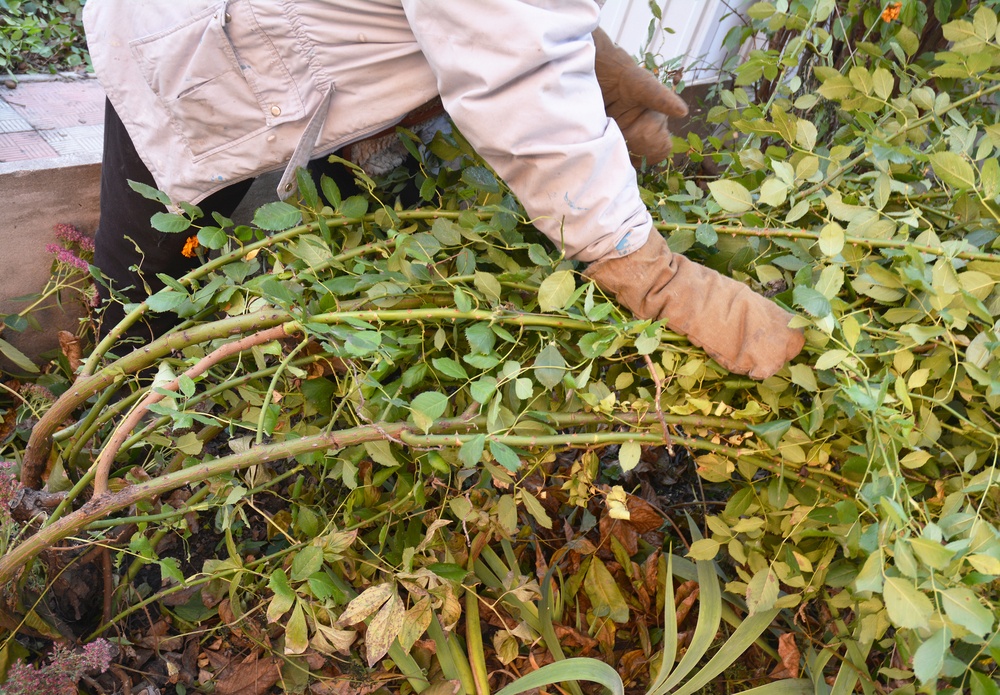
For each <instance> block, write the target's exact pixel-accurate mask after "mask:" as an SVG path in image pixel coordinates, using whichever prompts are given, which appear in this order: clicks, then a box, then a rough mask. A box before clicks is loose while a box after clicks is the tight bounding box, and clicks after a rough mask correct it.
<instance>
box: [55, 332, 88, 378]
mask: <svg viewBox="0 0 1000 695" xmlns="http://www.w3.org/2000/svg"><path fill="white" fill-rule="evenodd" d="M57 335H58V336H59V349H61V350H62V353H63V354H64V355H65V356H66V359H67V360H68V361H69V368H70V371H72V372H74V373H75V372H76V370H77V369H79V367H80V365H81V364H83V348H82V347H81V346H80V339H79V338H78V337H76V336H75V335H73V334H72V333H70V332H69V331H59V333H58V334H57Z"/></svg>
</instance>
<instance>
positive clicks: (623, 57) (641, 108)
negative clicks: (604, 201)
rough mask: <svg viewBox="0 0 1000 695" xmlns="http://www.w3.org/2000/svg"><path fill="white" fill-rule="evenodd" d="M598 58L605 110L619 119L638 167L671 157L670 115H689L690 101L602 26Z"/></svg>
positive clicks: (598, 34) (597, 43) (597, 39)
mask: <svg viewBox="0 0 1000 695" xmlns="http://www.w3.org/2000/svg"><path fill="white" fill-rule="evenodd" d="M594 45H595V46H596V48H597V59H596V61H595V64H594V68H595V69H596V71H597V81H598V83H599V84H600V85H601V93H602V94H604V109H605V111H607V113H608V116H610V117H611V118H613V119H615V123H617V124H618V128H619V129H620V130H621V131H622V134H623V135H624V136H625V143H626V144H627V145H628V151H629V153H630V154H631V156H632V163H633V164H634V165H635V166H636V167H638V166H639V164H641V162H642V160H643V159H644V158H645V160H646V163H647V164H650V165H654V164H659V163H660V162H662V161H663V160H664V159H666V158H667V157H669V156H670V149H671V143H670V131H669V130H667V116H677V117H683V116H687V112H688V109H687V104H685V103H684V100H683V99H681V98H680V97H679V96H677V93H676V92H674V91H673V90H672V89H670V88H668V87H666V86H665V85H664V84H662V83H661V82H660V81H659V80H658V79H656V77H655V76H654V75H653V74H652V73H651V72H649V71H648V70H646V69H645V68H643V67H641V66H639V65H636V62H635V60H633V59H632V56H630V55H629V54H628V53H627V52H626V51H625V50H624V49H621V48H619V47H618V46H616V45H615V43H614V42H613V41H612V40H611V38H610V37H609V36H608V35H607V34H605V33H604V31H602V30H601V29H598V30H597V31H595V32H594Z"/></svg>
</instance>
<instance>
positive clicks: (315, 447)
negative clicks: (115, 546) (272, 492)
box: [0, 418, 470, 585]
mask: <svg viewBox="0 0 1000 695" xmlns="http://www.w3.org/2000/svg"><path fill="white" fill-rule="evenodd" d="M411 427H413V425H411V424H408V423H381V424H377V425H365V426H362V427H353V428H351V429H348V430H340V431H337V432H329V433H324V434H317V435H312V436H310V437H302V438H300V439H294V440H291V441H287V442H281V443H278V444H268V445H265V446H260V447H255V448H253V449H251V450H249V451H246V452H243V453H240V454H233V455H231V456H225V457H223V458H219V459H214V460H211V461H204V462H201V463H196V464H194V465H193V466H189V467H187V468H184V469H181V470H179V471H174V472H172V473H166V474H164V475H161V476H159V477H157V478H154V479H152V480H148V481H146V482H143V483H139V484H137V485H130V486H128V487H125V488H124V489H122V490H120V491H118V492H111V491H106V492H104V493H102V494H100V495H94V496H93V497H91V498H90V500H89V501H87V502H86V503H85V504H84V505H83V506H82V507H80V508H79V509H78V510H76V511H75V512H72V513H71V514H68V515H66V516H64V517H62V518H61V519H59V520H57V521H55V522H53V523H52V524H50V525H49V526H47V527H45V528H43V529H42V530H40V531H39V532H38V533H36V534H35V535H33V536H31V537H30V538H29V539H27V540H26V541H25V542H24V543H22V544H21V545H18V546H16V547H14V548H13V549H12V550H10V551H9V552H8V553H7V554H6V555H4V556H3V557H2V558H0V585H3V584H5V583H7V582H8V581H10V580H11V578H12V577H13V576H14V575H15V574H16V573H17V571H18V570H19V568H21V567H22V566H24V565H25V564H26V563H27V562H28V561H30V560H31V559H32V558H33V557H35V556H36V555H37V554H38V553H39V552H40V551H41V550H43V549H45V548H48V547H52V546H53V545H55V544H56V543H58V542H59V541H61V540H63V539H64V538H66V537H68V536H70V535H73V534H74V533H77V532H78V531H79V530H80V529H81V528H83V527H85V526H87V525H88V524H90V523H92V522H94V521H97V520H99V519H103V518H104V517H106V516H107V515H108V514H111V513H113V512H116V511H119V510H121V509H125V508H127V507H129V506H131V505H133V504H136V503H137V502H140V501H142V500H146V499H151V498H154V497H159V496H160V495H163V494H164V493H166V492H169V491H171V490H175V489H176V488H179V487H183V486H185V485H190V484H192V483H199V482H203V481H205V480H208V479H209V478H213V477H215V476H218V475H223V474H226V473H232V472H233V471H237V470H242V469H244V468H248V467H250V466H254V465H258V464H262V463H268V462H270V461H276V460H279V459H286V458H294V457H296V456H298V455H300V454H304V453H307V452H310V451H323V450H326V449H342V448H344V447H348V446H354V445H356V444H362V443H364V442H371V441H376V440H380V439H384V438H386V435H388V436H390V437H395V438H397V439H398V438H399V437H400V435H401V434H402V433H403V432H405V431H407V430H409V429H410V428H411ZM468 427H470V425H469V423H468V421H466V420H463V419H462V418H453V419H448V420H440V421H438V422H437V423H435V426H434V428H433V429H434V430H435V431H437V432H442V431H450V430H455V429H462V428H468Z"/></svg>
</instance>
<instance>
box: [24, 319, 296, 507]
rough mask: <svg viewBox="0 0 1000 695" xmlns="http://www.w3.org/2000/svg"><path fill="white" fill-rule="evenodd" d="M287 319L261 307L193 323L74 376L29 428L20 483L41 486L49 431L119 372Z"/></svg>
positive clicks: (130, 372) (51, 431) (32, 486)
mask: <svg viewBox="0 0 1000 695" xmlns="http://www.w3.org/2000/svg"><path fill="white" fill-rule="evenodd" d="M290 318H291V316H289V314H288V313H287V312H285V311H282V310H280V309H265V310H263V311H258V312H254V313H252V314H246V315H243V316H234V317H229V318H225V319H221V320H219V321H215V322H213V323H210V324H204V325H201V326H194V327H192V328H189V329H187V330H184V331H178V332H175V333H168V334H167V335H165V336H163V337H162V338H158V339H157V340H154V341H153V342H151V343H149V344H148V345H145V346H143V347H142V348H139V349H138V350H136V351H135V352H133V353H131V354H129V355H126V356H125V357H122V358H121V359H119V360H116V361H115V362H113V363H111V364H110V365H108V366H107V367H105V368H104V369H102V370H101V371H100V372H97V373H96V374H94V375H93V376H90V377H87V378H80V379H78V380H77V381H76V382H75V383H74V384H73V386H71V387H70V388H69V390H67V391H66V393H64V394H63V395H62V396H60V398H59V400H57V401H56V402H55V403H54V404H53V405H52V407H51V408H49V410H48V412H46V413H45V415H44V416H43V417H42V418H41V419H40V420H39V421H38V424H37V425H36V426H35V427H34V429H33V430H32V432H31V438H30V439H29V440H28V446H27V447H26V448H25V451H24V458H23V460H22V463H21V483H22V484H23V485H24V486H25V487H30V488H34V489H37V488H39V487H40V486H41V483H42V473H43V472H44V470H45V464H46V462H47V461H48V458H49V453H50V450H51V448H52V433H53V432H54V431H55V430H56V428H58V427H59V425H60V424H62V423H63V422H64V421H65V420H66V419H67V418H69V417H70V416H71V415H72V414H73V411H75V410H76V409H77V408H78V407H79V406H80V405H82V404H83V403H84V402H86V400H87V399H88V398H90V397H91V396H92V395H94V394H95V393H97V392H98V391H100V390H102V389H104V388H107V387H108V386H111V385H112V384H114V383H115V381H116V380H117V379H119V378H120V377H121V375H122V374H132V373H135V372H138V371H140V370H141V369H143V368H144V367H147V366H149V365H151V364H153V363H155V362H156V361H157V360H159V359H160V358H162V357H165V356H167V355H169V354H170V353H171V352H173V351H174V350H183V349H184V348H186V347H188V346H190V345H196V344H198V343H206V342H209V341H212V340H216V339H219V338H224V337H226V336H230V335H236V334H243V333H250V332H256V331H260V330H264V329H268V328H273V327H274V326H276V325H279V324H283V323H285V322H287V321H288V320H289V319H290Z"/></svg>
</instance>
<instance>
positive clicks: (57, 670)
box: [0, 639, 115, 695]
mask: <svg viewBox="0 0 1000 695" xmlns="http://www.w3.org/2000/svg"><path fill="white" fill-rule="evenodd" d="M114 652H115V648H114V646H113V645H112V644H111V643H110V642H108V641H107V640H104V639H98V640H94V641H93V642H91V643H90V644H88V645H86V646H85V647H84V648H83V649H82V650H80V651H77V650H74V649H73V648H71V647H67V646H65V645H62V644H58V645H56V646H55V647H54V648H53V649H52V653H51V654H49V658H48V662H47V663H46V664H45V665H43V666H41V667H40V668H37V669H36V668H33V667H32V666H29V665H28V664H25V663H24V662H23V661H18V662H16V663H14V664H13V665H12V666H11V667H10V670H9V671H8V672H7V682H6V683H4V684H3V685H0V693H2V695H41V694H43V693H44V694H45V695H60V694H61V693H75V692H76V684H77V683H78V682H79V680H80V678H81V677H82V676H83V675H84V674H85V673H88V672H92V673H104V672H105V671H107V670H108V666H110V665H111V660H112V658H114Z"/></svg>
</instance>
